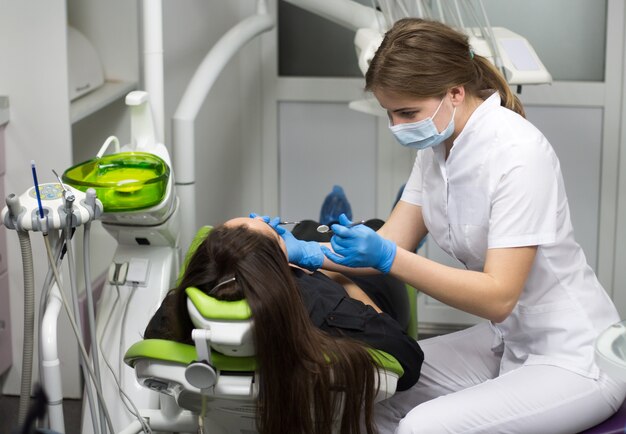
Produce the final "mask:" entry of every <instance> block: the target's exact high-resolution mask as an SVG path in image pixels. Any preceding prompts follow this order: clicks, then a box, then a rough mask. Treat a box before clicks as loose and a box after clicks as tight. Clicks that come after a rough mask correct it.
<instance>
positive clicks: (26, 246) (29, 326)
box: [17, 230, 35, 426]
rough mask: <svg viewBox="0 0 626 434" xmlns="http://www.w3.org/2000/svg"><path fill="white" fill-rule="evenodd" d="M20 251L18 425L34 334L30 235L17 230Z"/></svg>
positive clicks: (30, 369) (29, 377) (28, 382)
mask: <svg viewBox="0 0 626 434" xmlns="http://www.w3.org/2000/svg"><path fill="white" fill-rule="evenodd" d="M17 236H18V238H19V240H20V249H21V251H22V267H23V269H24V346H23V349H22V386H21V389H20V400H19V407H18V417H17V420H18V426H22V424H23V423H24V421H25V420H26V414H27V412H28V404H29V402H30V393H31V381H32V376H33V342H34V336H35V274H34V271H33V251H32V249H31V245H30V236H29V235H28V232H26V231H21V230H18V231H17Z"/></svg>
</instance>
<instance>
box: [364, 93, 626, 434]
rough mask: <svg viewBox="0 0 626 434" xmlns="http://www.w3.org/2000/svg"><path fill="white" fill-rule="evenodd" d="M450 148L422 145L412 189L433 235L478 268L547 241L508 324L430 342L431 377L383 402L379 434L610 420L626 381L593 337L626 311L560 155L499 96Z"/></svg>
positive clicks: (540, 428)
mask: <svg viewBox="0 0 626 434" xmlns="http://www.w3.org/2000/svg"><path fill="white" fill-rule="evenodd" d="M444 148H445V145H443V144H442V145H438V146H436V147H434V148H431V149H427V150H424V151H420V152H418V156H417V158H416V160H415V165H414V168H413V171H412V173H411V176H410V178H409V181H408V182H407V185H406V187H405V189H404V193H403V196H402V200H403V201H405V202H408V203H411V204H415V205H419V206H421V207H422V214H423V216H424V221H425V223H426V227H427V228H428V231H429V233H430V236H431V237H432V239H433V240H434V241H435V242H436V243H437V244H438V245H439V246H440V247H441V248H442V249H443V250H444V251H446V252H447V253H449V254H450V255H452V256H453V257H455V258H456V259H458V260H459V261H460V262H461V263H463V264H464V265H465V267H466V268H467V269H469V270H475V271H482V270H483V267H484V263H485V255H486V253H487V249H493V248H506V247H520V246H538V248H537V253H536V258H535V262H534V264H533V267H532V269H531V271H530V274H529V276H528V280H527V282H526V286H525V287H524V290H523V291H522V294H521V296H520V299H519V301H518V303H517V305H516V306H515V308H514V309H513V312H512V313H511V314H510V315H509V316H508V317H507V318H506V319H505V320H504V321H502V322H501V323H495V324H494V323H491V322H488V323H483V324H480V325H477V326H474V327H472V328H470V329H468V330H464V331H461V332H458V333H453V334H450V335H444V336H440V337H437V338H434V339H429V340H425V341H422V342H420V344H421V346H422V349H423V350H424V353H425V363H424V366H423V367H422V377H421V379H420V381H419V382H418V384H417V385H416V386H414V387H413V388H412V389H410V390H408V391H406V392H401V393H398V394H397V395H396V396H394V397H393V398H392V399H391V400H388V401H386V402H385V403H383V404H382V405H380V406H378V407H377V410H376V412H377V423H378V425H379V428H380V430H381V433H384V432H393V431H394V429H395V426H396V424H397V422H398V420H399V419H400V418H402V417H404V419H403V420H402V421H401V423H400V425H399V427H398V430H397V432H398V433H402V434H404V433H422V432H423V433H448V432H450V433H458V432H467V433H469V432H471V433H478V432H485V433H505V432H516V433H528V434H533V433H552V432H563V433H570V434H571V433H574V432H577V431H578V430H582V429H584V428H587V427H590V426H593V425H595V424H597V423H599V422H600V421H602V420H604V419H606V418H607V417H608V416H610V415H611V414H612V413H613V412H614V411H615V410H616V409H617V408H618V407H619V405H620V404H621V402H622V400H623V399H624V396H625V395H626V387H625V385H624V384H621V383H618V382H615V381H614V380H611V379H609V378H608V377H607V376H606V375H605V374H603V373H601V372H600V371H599V369H598V367H597V366H596V364H595V363H594V359H593V357H594V356H593V352H594V349H593V344H594V339H595V338H596V336H597V335H598V334H599V333H600V332H601V331H602V330H604V329H605V328H607V327H609V326H610V325H611V324H613V323H615V322H618V321H619V317H618V314H617V311H616V309H615V307H614V305H613V303H612V301H611V300H610V298H609V297H608V296H607V294H606V292H605V291H604V289H603V288H602V287H601V285H600V283H599V282H598V280H597V278H596V276H595V274H594V272H593V271H592V269H591V268H590V267H589V266H588V265H587V261H586V259H585V256H584V254H583V251H582V249H581V248H580V246H579V245H578V244H577V243H576V241H575V239H574V232H573V228H572V225H571V222H570V214H569V207H568V203H567V197H566V195H565V188H564V184H563V178H562V175H561V169H560V166H559V161H558V159H557V157H556V155H555V153H554V150H553V149H552V147H551V146H550V144H549V143H548V141H547V140H546V138H545V137H544V136H543V135H542V134H541V132H539V131H538V130H537V129H536V128H535V127H534V126H533V125H532V124H530V123H529V122H528V121H526V120H525V119H524V118H523V117H521V116H519V115H518V114H516V113H514V112H513V111H511V110H508V109H506V108H503V107H501V106H500V97H499V95H498V94H497V93H495V94H493V95H492V96H490V97H489V98H488V99H486V100H485V101H484V102H483V103H482V104H481V105H480V106H479V107H478V108H477V109H476V110H475V111H474V113H473V114H472V115H471V117H470V118H469V120H468V122H467V124H466V125H465V127H464V129H463V131H462V132H461V133H460V134H459V136H458V137H457V138H456V140H455V141H454V146H453V147H452V149H451V151H450V154H449V156H448V159H447V160H446V159H445V149H444ZM435 398H436V399H435ZM420 404H421V405H420ZM416 406H417V407H416ZM413 407H416V408H415V409H413V410H411V409H412V408H413ZM407 413H408V414H407ZM405 415H406V416H405Z"/></svg>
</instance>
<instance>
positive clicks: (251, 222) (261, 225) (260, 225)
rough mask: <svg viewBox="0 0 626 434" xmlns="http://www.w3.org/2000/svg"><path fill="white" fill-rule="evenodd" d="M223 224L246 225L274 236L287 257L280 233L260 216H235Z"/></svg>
mask: <svg viewBox="0 0 626 434" xmlns="http://www.w3.org/2000/svg"><path fill="white" fill-rule="evenodd" d="M224 225H225V226H247V227H248V228H250V229H252V230H253V231H257V232H261V233H262V234H264V235H266V236H268V237H270V238H274V239H275V240H277V241H278V245H279V246H280V248H281V250H282V251H283V253H284V254H285V258H287V257H288V256H287V246H285V240H283V239H282V237H281V236H280V235H278V234H277V233H276V231H275V230H274V229H272V227H271V226H270V225H268V224H267V223H265V222H264V221H263V220H262V219H261V218H260V217H256V218H249V217H237V218H234V219H230V220H228V221H227V222H225V223H224Z"/></svg>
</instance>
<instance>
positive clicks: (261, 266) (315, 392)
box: [174, 226, 377, 434]
mask: <svg viewBox="0 0 626 434" xmlns="http://www.w3.org/2000/svg"><path fill="white" fill-rule="evenodd" d="M232 277H235V279H236V280H235V281H233V282H232V283H228V284H226V285H223V286H222V287H220V288H219V289H218V291H217V293H215V294H212V295H213V296H215V297H216V298H220V299H226V300H237V299H241V298H242V297H245V298H246V299H247V301H248V304H249V305H250V309H251V311H252V317H253V319H254V341H255V349H256V357H257V362H258V369H259V381H260V384H259V400H258V404H257V405H258V411H257V428H258V429H259V431H260V432H261V433H263V434H277V433H298V434H300V433H302V434H329V433H330V432H331V431H332V430H333V419H337V418H340V425H339V431H340V432H341V433H342V434H358V433H359V432H360V431H359V419H360V417H361V415H362V414H363V420H364V422H365V426H366V429H367V433H373V432H375V429H374V428H373V423H372V406H373V399H374V395H375V393H376V390H375V376H376V375H377V374H376V372H377V371H375V369H374V364H373V361H372V358H371V356H370V355H369V353H368V352H367V351H366V350H365V348H364V347H363V346H362V345H361V344H359V343H357V342H355V341H351V340H348V339H342V338H337V337H331V336H329V335H327V334H325V333H323V332H321V331H320V330H319V329H317V328H316V327H315V326H314V325H313V323H312V322H311V321H310V319H309V316H308V313H307V310H306V309H305V306H304V304H303V302H302V298H301V295H300V292H299V291H298V289H297V287H296V284H295V281H294V279H293V277H292V274H291V271H290V269H289V265H288V263H287V260H286V258H285V256H284V253H283V252H282V250H281V249H280V247H279V245H278V242H277V240H275V239H273V238H271V237H269V236H267V235H264V234H262V233H260V232H258V231H254V230H251V229H249V228H247V227H244V226H235V227H226V226H221V227H218V228H216V229H214V230H213V231H212V232H211V233H210V234H209V236H208V237H207V239H206V240H205V241H204V242H203V243H202V244H200V246H199V247H198V249H197V250H196V252H195V254H194V255H193V257H192V258H191V259H190V261H189V264H188V265H187V269H186V271H185V274H184V277H183V278H182V280H181V283H180V285H179V287H178V288H176V289H175V290H174V291H177V297H178V302H177V306H178V308H177V309H178V315H179V318H181V319H182V318H187V321H189V320H188V314H187V310H186V295H185V292H184V289H185V288H187V287H189V286H195V287H196V288H198V289H200V290H202V291H204V292H206V293H208V292H209V291H210V290H211V289H212V288H213V287H214V286H215V285H217V284H218V283H220V282H223V281H225V280H227V279H229V278H232ZM183 328H184V326H183ZM174 333H176V331H174ZM336 392H342V393H336ZM340 408H343V411H342V413H341V415H340V416H338V414H339V412H338V411H337V409H340Z"/></svg>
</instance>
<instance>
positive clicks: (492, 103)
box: [452, 91, 501, 148]
mask: <svg viewBox="0 0 626 434" xmlns="http://www.w3.org/2000/svg"><path fill="white" fill-rule="evenodd" d="M484 93H485V96H488V95H489V93H490V91H484ZM500 101H501V100H500V94H499V93H498V92H497V91H491V96H488V98H486V99H485V100H484V101H483V102H482V103H481V104H480V105H479V106H478V107H476V110H474V112H473V113H472V114H471V115H470V117H469V119H468V120H467V122H466V123H465V126H464V127H463V131H461V134H459V135H458V137H457V138H456V139H454V143H453V144H452V148H454V147H455V146H457V144H459V143H462V142H463V141H464V137H465V136H466V135H467V134H468V132H470V131H471V130H472V129H473V124H474V123H475V121H476V119H480V118H481V117H482V115H483V113H485V112H487V111H490V110H493V109H494V108H496V107H500Z"/></svg>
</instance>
